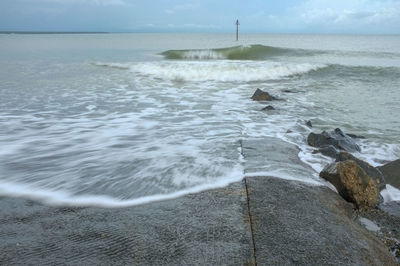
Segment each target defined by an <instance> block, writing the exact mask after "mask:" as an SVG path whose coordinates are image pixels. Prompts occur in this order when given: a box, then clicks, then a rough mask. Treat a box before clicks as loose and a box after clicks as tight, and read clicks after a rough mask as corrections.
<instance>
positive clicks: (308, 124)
mask: <svg viewBox="0 0 400 266" xmlns="http://www.w3.org/2000/svg"><path fill="white" fill-rule="evenodd" d="M306 126H308V127H309V128H312V124H311V121H310V120H308V121H307V122H306Z"/></svg>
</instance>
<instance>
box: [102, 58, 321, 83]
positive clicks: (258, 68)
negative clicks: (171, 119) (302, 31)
mask: <svg viewBox="0 0 400 266" xmlns="http://www.w3.org/2000/svg"><path fill="white" fill-rule="evenodd" d="M188 53H189V52H188ZM190 53H194V52H193V51H191V52H190ZM203 53H204V55H203ZM208 54H209V52H207V51H201V54H198V53H196V55H193V56H201V57H208V56H209V55H208ZM95 65H96V66H104V67H111V68H118V69H130V70H131V72H134V73H136V74H139V75H144V76H146V77H149V76H150V77H152V78H157V79H164V80H182V81H223V82H228V81H240V82H249V81H265V80H274V79H281V78H284V77H289V76H293V75H300V74H305V73H307V72H309V71H312V70H317V69H320V68H324V67H326V65H321V64H308V63H286V64H283V63H277V62H266V61H263V62H253V61H218V62H215V61H212V62H187V61H185V62H180V61H161V62H160V61H157V62H145V63H131V64H128V63H124V64H122V63H95Z"/></svg>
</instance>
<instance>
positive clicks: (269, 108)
mask: <svg viewBox="0 0 400 266" xmlns="http://www.w3.org/2000/svg"><path fill="white" fill-rule="evenodd" d="M272 110H275V108H274V107H273V106H272V105H267V106H265V107H264V108H263V109H261V111H272Z"/></svg>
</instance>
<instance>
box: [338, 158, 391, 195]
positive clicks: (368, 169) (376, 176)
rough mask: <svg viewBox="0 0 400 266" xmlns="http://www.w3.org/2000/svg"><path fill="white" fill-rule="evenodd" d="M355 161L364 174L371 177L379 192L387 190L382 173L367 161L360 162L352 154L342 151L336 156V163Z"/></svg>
mask: <svg viewBox="0 0 400 266" xmlns="http://www.w3.org/2000/svg"><path fill="white" fill-rule="evenodd" d="M350 160H351V161H354V162H355V163H356V164H357V165H358V166H359V167H361V168H362V169H363V170H364V172H365V173H366V174H367V175H368V176H369V177H371V178H372V179H373V180H374V181H375V183H376V184H377V186H378V189H379V191H381V190H382V189H385V188H386V182H385V179H384V177H383V174H382V172H381V171H380V170H379V169H377V168H375V167H373V166H372V165H370V164H369V163H367V162H366V161H363V160H360V159H358V158H356V157H354V156H353V155H351V154H350V153H347V152H344V151H341V152H339V153H338V154H337V155H336V162H344V161H350Z"/></svg>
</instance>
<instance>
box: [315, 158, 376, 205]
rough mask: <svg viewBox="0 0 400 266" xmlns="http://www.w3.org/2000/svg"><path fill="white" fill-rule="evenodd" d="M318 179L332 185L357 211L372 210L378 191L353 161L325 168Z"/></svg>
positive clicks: (372, 181)
mask: <svg viewBox="0 0 400 266" xmlns="http://www.w3.org/2000/svg"><path fill="white" fill-rule="evenodd" d="M320 177H322V178H324V179H325V180H327V181H329V182H330V183H332V184H333V185H334V186H335V187H336V189H337V191H338V193H339V195H341V196H342V197H343V198H344V199H345V200H347V201H349V202H353V203H354V204H355V205H356V207H357V208H358V209H368V208H374V207H376V205H377V204H378V200H379V189H378V186H377V184H376V183H375V181H374V180H373V179H372V178H371V177H369V176H368V175H367V174H366V173H365V171H364V170H363V169H362V168H361V167H360V166H358V164H357V163H356V162H355V161H351V160H349V161H343V162H335V163H332V164H329V165H328V166H326V167H325V168H324V169H323V170H322V172H321V173H320Z"/></svg>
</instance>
